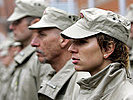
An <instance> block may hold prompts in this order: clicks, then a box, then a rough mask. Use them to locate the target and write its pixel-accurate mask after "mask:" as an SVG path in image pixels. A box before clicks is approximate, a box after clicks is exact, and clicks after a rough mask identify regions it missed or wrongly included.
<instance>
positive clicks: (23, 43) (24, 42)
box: [21, 38, 32, 49]
mask: <svg viewBox="0 0 133 100" xmlns="http://www.w3.org/2000/svg"><path fill="white" fill-rule="evenodd" d="M31 40H32V38H31V39H27V40H25V41H23V42H21V43H22V49H24V48H25V47H27V46H28V45H29V44H30V43H31Z"/></svg>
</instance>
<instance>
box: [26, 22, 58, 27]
mask: <svg viewBox="0 0 133 100" xmlns="http://www.w3.org/2000/svg"><path fill="white" fill-rule="evenodd" d="M49 27H57V28H58V26H57V25H56V24H54V23H50V22H48V21H46V20H45V21H44V20H40V21H39V22H37V23H35V24H33V25H31V26H29V27H28V28H29V29H40V28H49Z"/></svg>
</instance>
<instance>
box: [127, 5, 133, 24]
mask: <svg viewBox="0 0 133 100" xmlns="http://www.w3.org/2000/svg"><path fill="white" fill-rule="evenodd" d="M127 11H128V12H127V15H126V18H127V19H128V20H129V21H131V22H133V4H131V5H130V6H129V7H128V10H127Z"/></svg>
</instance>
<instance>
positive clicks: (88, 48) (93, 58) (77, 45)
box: [69, 37, 104, 74]
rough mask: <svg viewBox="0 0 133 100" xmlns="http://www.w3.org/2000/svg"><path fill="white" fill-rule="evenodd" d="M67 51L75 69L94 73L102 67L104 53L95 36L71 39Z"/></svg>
mask: <svg viewBox="0 0 133 100" xmlns="http://www.w3.org/2000/svg"><path fill="white" fill-rule="evenodd" d="M69 51H70V52H71V53H72V60H73V63H74V64H75V69H76V70H77V71H89V72H90V73H91V74H95V73H97V72H98V71H100V70H102V69H103V68H104V66H103V65H104V54H103V53H102V51H101V49H100V47H99V45H98V42H97V39H96V37H90V38H86V39H79V40H73V42H72V44H71V46H70V47H69Z"/></svg>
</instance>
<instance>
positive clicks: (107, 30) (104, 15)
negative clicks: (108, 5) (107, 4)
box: [61, 8, 133, 100]
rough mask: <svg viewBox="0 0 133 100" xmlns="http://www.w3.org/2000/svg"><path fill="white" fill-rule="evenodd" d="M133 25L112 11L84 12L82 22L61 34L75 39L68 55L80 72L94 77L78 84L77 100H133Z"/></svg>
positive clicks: (91, 9)
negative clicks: (131, 43)
mask: <svg viewBox="0 0 133 100" xmlns="http://www.w3.org/2000/svg"><path fill="white" fill-rule="evenodd" d="M129 30H130V22H128V20H126V19H125V18H124V17H122V16H120V15H118V14H115V13H113V12H111V11H105V10H102V9H98V8H90V9H86V10H81V19H80V20H79V21H78V22H77V23H76V24H74V25H72V26H71V27H69V28H68V29H66V30H65V31H63V32H62V33H61V35H62V36H63V37H64V38H70V39H72V40H73V41H72V44H71V46H70V47H69V51H70V52H71V53H72V60H73V63H74V64H75V69H76V70H77V71H88V72H90V74H91V75H92V76H91V77H89V78H86V79H81V80H80V81H79V82H78V84H79V86H80V93H79V97H78V100H133V92H132V90H133V86H132V84H130V82H129V81H128V77H129V74H128V71H127V69H128V62H129V57H128V52H129V51H128V47H127V45H126V43H127V39H128V36H129V33H130V31H129Z"/></svg>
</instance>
